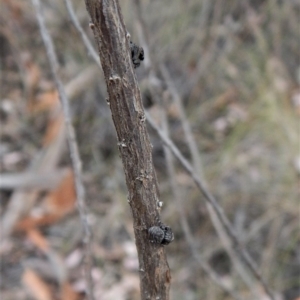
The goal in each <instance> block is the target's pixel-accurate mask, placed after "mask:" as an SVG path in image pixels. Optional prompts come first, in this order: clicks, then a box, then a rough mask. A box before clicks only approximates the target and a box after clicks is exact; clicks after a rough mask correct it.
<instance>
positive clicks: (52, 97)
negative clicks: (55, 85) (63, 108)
mask: <svg viewBox="0 0 300 300" xmlns="http://www.w3.org/2000/svg"><path fill="white" fill-rule="evenodd" d="M59 105H60V104H59V98H58V93H57V90H55V89H53V90H51V91H47V92H44V93H42V94H40V95H39V96H37V97H36V99H35V101H34V103H31V106H30V111H31V112H33V113H39V112H43V111H50V110H54V109H56V108H58V107H59Z"/></svg>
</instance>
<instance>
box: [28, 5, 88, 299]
mask: <svg viewBox="0 0 300 300" xmlns="http://www.w3.org/2000/svg"><path fill="white" fill-rule="evenodd" d="M32 3H33V5H34V7H35V10H36V17H37V20H38V24H39V29H40V33H41V36H42V39H43V41H44V44H45V48H46V52H47V56H48V60H49V64H50V69H51V72H52V76H53V78H54V81H55V84H56V88H57V90H58V93H59V98H60V101H61V104H62V109H63V113H64V120H65V125H66V133H67V140H68V144H69V149H70V155H71V160H72V165H73V169H74V176H75V189H76V194H77V207H78V211H79V215H80V218H81V222H82V225H83V228H84V236H83V242H84V244H85V264H84V266H85V279H86V284H87V294H88V299H90V300H93V299H94V296H93V283H92V277H91V269H90V268H91V262H92V253H91V239H92V234H91V229H90V226H89V224H88V221H87V212H86V204H85V188H84V186H83V183H82V174H81V169H82V167H81V166H82V163H81V159H80V155H79V150H78V145H77V141H76V137H75V131H74V127H73V125H72V121H71V114H70V107H69V101H68V98H67V95H66V92H65V89H64V86H63V84H62V82H61V80H60V78H59V75H58V71H59V63H58V60H57V56H56V53H55V49H54V45H53V42H52V39H51V37H50V35H49V33H48V30H47V28H46V26H45V22H44V18H43V15H42V10H41V5H40V0H32Z"/></svg>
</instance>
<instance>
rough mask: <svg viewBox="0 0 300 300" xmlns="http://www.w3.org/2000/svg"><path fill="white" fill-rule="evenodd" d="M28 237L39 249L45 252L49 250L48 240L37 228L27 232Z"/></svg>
mask: <svg viewBox="0 0 300 300" xmlns="http://www.w3.org/2000/svg"><path fill="white" fill-rule="evenodd" d="M27 237H28V238H29V239H30V241H31V242H32V243H33V244H34V245H35V246H36V247H38V248H39V249H40V250H42V251H43V252H46V251H48V250H49V244H48V241H47V239H46V238H45V237H44V236H43V235H42V234H41V232H40V231H39V230H37V229H35V228H33V229H30V230H28V231H27Z"/></svg>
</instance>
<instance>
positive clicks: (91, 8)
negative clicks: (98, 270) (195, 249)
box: [85, 0, 171, 300]
mask: <svg viewBox="0 0 300 300" xmlns="http://www.w3.org/2000/svg"><path fill="white" fill-rule="evenodd" d="M85 3H86V7H87V10H88V12H89V14H90V17H91V20H92V23H91V28H92V29H93V32H94V36H95V39H96V43H97V46H98V50H99V54H100V60H101V64H102V68H103V71H104V76H105V81H106V85H107V90H108V94H109V104H110V108H111V112H112V118H113V121H114V125H115V128H116V132H117V136H118V141H119V143H118V145H119V150H120V153H121V158H122V161H123V166H124V172H125V177H126V184H127V188H128V191H129V195H128V202H129V204H130V207H131V211H132V215H133V222H134V233H135V238H136V246H137V251H138V258H139V270H140V280H141V299H144V300H146V299H162V300H163V299H165V300H167V299H169V288H170V280H171V275H170V270H169V266H168V263H167V260H166V254H165V250H164V247H162V246H161V245H159V244H155V243H151V242H150V240H149V235H148V229H149V228H150V227H152V226H158V224H159V211H158V208H159V206H158V204H159V195H158V188H157V179H156V174H155V170H154V166H153V162H152V146H151V144H150V141H149V136H148V133H147V131H146V126H145V115H144V108H143V106H142V102H141V94H140V90H139V87H138V84H137V79H136V75H135V73H134V69H133V64H132V61H131V56H130V51H129V39H128V36H129V35H128V33H127V31H126V29H125V25H124V22H123V18H122V15H121V10H120V6H119V3H118V1H117V0H110V1H108V0H85Z"/></svg>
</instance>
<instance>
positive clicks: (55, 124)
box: [43, 112, 64, 146]
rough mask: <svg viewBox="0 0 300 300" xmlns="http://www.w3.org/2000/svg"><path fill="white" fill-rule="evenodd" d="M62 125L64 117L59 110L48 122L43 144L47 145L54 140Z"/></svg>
mask: <svg viewBox="0 0 300 300" xmlns="http://www.w3.org/2000/svg"><path fill="white" fill-rule="evenodd" d="M63 126H64V117H63V113H62V112H60V113H59V114H58V115H57V116H55V117H54V118H53V119H51V120H50V121H49V122H48V126H47V130H46V133H45V135H44V140H43V145H44V146H48V145H49V144H51V143H52V142H53V141H54V140H56V138H57V136H58V134H59V132H60V131H61V129H62V127H63Z"/></svg>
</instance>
